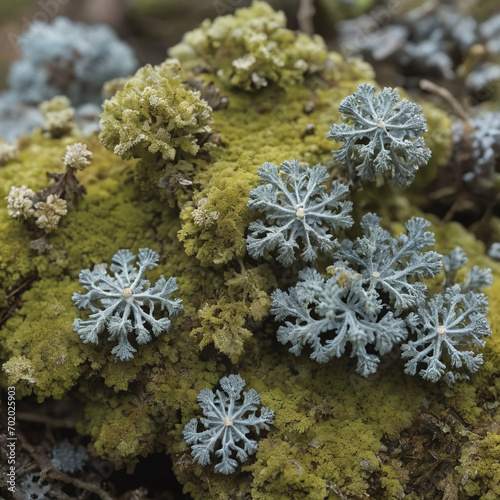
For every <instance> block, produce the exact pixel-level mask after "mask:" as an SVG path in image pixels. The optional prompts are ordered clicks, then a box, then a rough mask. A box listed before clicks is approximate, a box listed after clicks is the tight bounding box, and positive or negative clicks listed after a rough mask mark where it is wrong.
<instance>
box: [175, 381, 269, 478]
mask: <svg viewBox="0 0 500 500" xmlns="http://www.w3.org/2000/svg"><path fill="white" fill-rule="evenodd" d="M220 386H221V388H222V391H220V390H219V389H217V390H216V391H215V393H214V392H213V391H211V390H210V389H203V390H202V391H201V392H200V393H199V395H198V403H199V404H200V406H201V409H202V410H203V415H204V417H202V418H201V423H202V424H203V427H204V428H205V430H202V431H198V419H197V418H193V419H192V420H191V421H189V422H188V424H187V425H186V426H185V427H184V430H183V435H184V439H185V440H186V443H187V444H189V445H191V448H192V452H191V454H192V455H193V457H194V459H195V461H196V462H198V463H199V464H200V465H208V464H210V463H211V455H212V454H213V453H215V455H216V456H217V457H218V458H219V459H220V460H219V462H218V463H217V464H216V465H215V467H214V470H215V472H220V473H221V474H231V473H233V472H234V471H235V470H236V467H237V466H238V460H239V461H240V462H245V461H246V460H247V459H248V456H249V455H253V454H254V453H255V452H256V451H257V441H255V440H254V439H251V438H249V437H247V434H249V433H250V432H251V431H252V429H253V431H254V432H255V433H256V434H257V435H258V434H260V432H261V431H263V430H266V431H267V430H269V426H270V425H271V424H272V423H273V422H274V412H273V411H272V410H270V409H269V408H267V407H262V408H261V409H260V415H257V414H256V412H257V410H258V408H259V405H260V395H259V394H258V393H257V391H256V390H255V389H250V390H249V391H247V392H245V393H243V401H240V400H241V392H242V391H243V388H244V387H245V381H244V380H243V379H242V378H241V377H240V376H239V375H229V376H228V377H223V378H222V379H221V380H220ZM240 443H241V444H240ZM234 453H236V455H235V456H236V458H237V459H238V460H236V459H235V458H233V455H234Z"/></svg>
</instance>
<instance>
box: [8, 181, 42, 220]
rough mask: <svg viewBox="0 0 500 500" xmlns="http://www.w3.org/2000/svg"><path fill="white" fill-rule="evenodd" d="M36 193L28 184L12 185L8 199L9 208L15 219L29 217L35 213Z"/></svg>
mask: <svg viewBox="0 0 500 500" xmlns="http://www.w3.org/2000/svg"><path fill="white" fill-rule="evenodd" d="M34 195H35V193H34V192H33V190H32V189H30V188H27V187H26V186H21V187H18V186H12V187H11V188H10V192H9V195H8V196H6V197H5V199H6V200H7V210H8V212H9V215H10V216H11V217H14V219H29V218H30V217H31V216H32V215H33V214H34V213H35V210H34V208H33V196H34Z"/></svg>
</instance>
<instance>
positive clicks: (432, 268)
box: [271, 214, 441, 376]
mask: <svg viewBox="0 0 500 500" xmlns="http://www.w3.org/2000/svg"><path fill="white" fill-rule="evenodd" d="M380 221H381V219H380V218H379V217H377V216H376V215H374V214H366V215H365V216H364V217H363V220H362V222H361V228H362V230H363V236H362V237H360V238H357V239H356V240H354V241H351V240H349V239H348V238H346V239H344V240H343V241H342V244H341V246H340V248H339V249H338V250H337V251H336V252H335V253H334V254H333V260H334V264H333V265H332V266H331V271H332V273H333V276H332V277H331V278H329V279H328V280H325V278H323V276H321V274H320V273H318V271H316V270H314V269H310V268H307V269H305V270H303V271H302V272H301V273H300V274H299V282H298V284H297V285H296V286H295V287H293V288H291V289H290V290H289V291H288V292H283V291H281V290H277V291H275V292H274V293H273V295H272V298H273V303H272V307H271V312H272V313H273V314H274V316H275V318H276V320H277V321H282V320H284V319H289V320H288V321H287V322H286V323H285V325H282V326H280V327H279V329H278V333H277V337H278V340H279V341H280V342H281V343H283V344H286V343H291V344H292V347H291V348H290V352H292V353H294V354H295V355H299V354H300V353H301V352H302V349H303V348H304V347H305V346H306V345H308V344H309V345H310V346H311V347H312V354H311V358H312V359H314V360H316V361H318V362H319V363H326V362H327V361H329V360H330V359H332V358H334V357H340V356H342V355H343V354H344V353H345V351H346V348H347V346H349V347H350V349H351V354H350V355H351V357H357V359H358V364H357V369H356V370H357V371H358V373H360V374H361V375H363V376H368V375H371V374H373V373H374V372H375V371H376V369H377V367H378V364H379V362H380V356H381V355H384V354H387V353H388V352H390V351H391V350H392V349H393V347H394V346H395V345H396V344H399V343H401V342H402V341H404V340H405V339H406V337H407V336H408V331H407V328H406V324H405V320H404V316H403V312H404V311H408V310H411V308H413V307H415V306H416V305H417V304H419V303H420V302H421V301H422V300H424V299H425V294H426V291H427V286H426V285H425V284H424V283H422V282H420V281H418V279H419V278H422V277H431V276H434V275H436V274H437V273H438V272H439V271H440V269H441V260H440V255H439V254H437V253H436V252H433V251H430V252H423V250H424V249H425V248H426V247H429V246H431V245H432V244H433V243H434V237H433V235H432V233H430V232H429V231H426V229H427V227H428V226H429V223H428V222H427V221H425V220H424V219H421V218H414V219H411V220H410V221H408V222H407V223H406V228H407V235H405V234H400V235H399V236H398V237H397V238H393V237H392V236H391V235H390V233H389V232H388V231H386V230H385V229H383V228H381V227H380ZM372 351H375V353H373V352H372Z"/></svg>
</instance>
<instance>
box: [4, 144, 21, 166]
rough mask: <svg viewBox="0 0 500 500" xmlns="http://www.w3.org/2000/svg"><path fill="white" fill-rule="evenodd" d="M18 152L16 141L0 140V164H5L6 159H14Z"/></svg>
mask: <svg viewBox="0 0 500 500" xmlns="http://www.w3.org/2000/svg"><path fill="white" fill-rule="evenodd" d="M18 154H19V146H18V145H17V143H15V142H14V143H10V142H1V141H0V165H5V164H6V163H7V162H8V161H10V160H14V159H15V158H16V156H17V155H18Z"/></svg>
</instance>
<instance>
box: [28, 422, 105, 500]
mask: <svg viewBox="0 0 500 500" xmlns="http://www.w3.org/2000/svg"><path fill="white" fill-rule="evenodd" d="M18 439H19V441H20V442H21V445H22V447H23V448H24V449H25V450H26V451H27V452H28V453H29V454H30V455H31V456H32V458H33V459H34V460H35V461H36V462H37V464H38V465H39V466H40V471H41V472H40V477H41V478H42V479H45V478H46V479H54V480H56V481H61V482H63V483H66V484H71V485H73V486H75V487H76V488H81V489H83V490H86V491H90V492H91V493H94V494H95V495H98V496H99V498H101V500H113V497H112V496H111V495H110V494H109V493H107V492H106V491H104V490H103V489H102V488H100V487H99V486H98V485H96V484H92V483H89V482H87V481H83V480H81V479H77V478H75V477H71V476H68V474H65V473H64V472H62V471H60V470H59V469H57V468H56V467H55V466H54V465H52V462H51V461H50V460H49V459H48V457H47V456H46V455H45V454H44V453H43V452H41V451H39V450H38V449H37V448H36V447H35V446H33V445H32V444H31V443H29V442H28V440H27V439H26V438H25V437H24V436H23V435H22V434H21V433H19V432H18Z"/></svg>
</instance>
